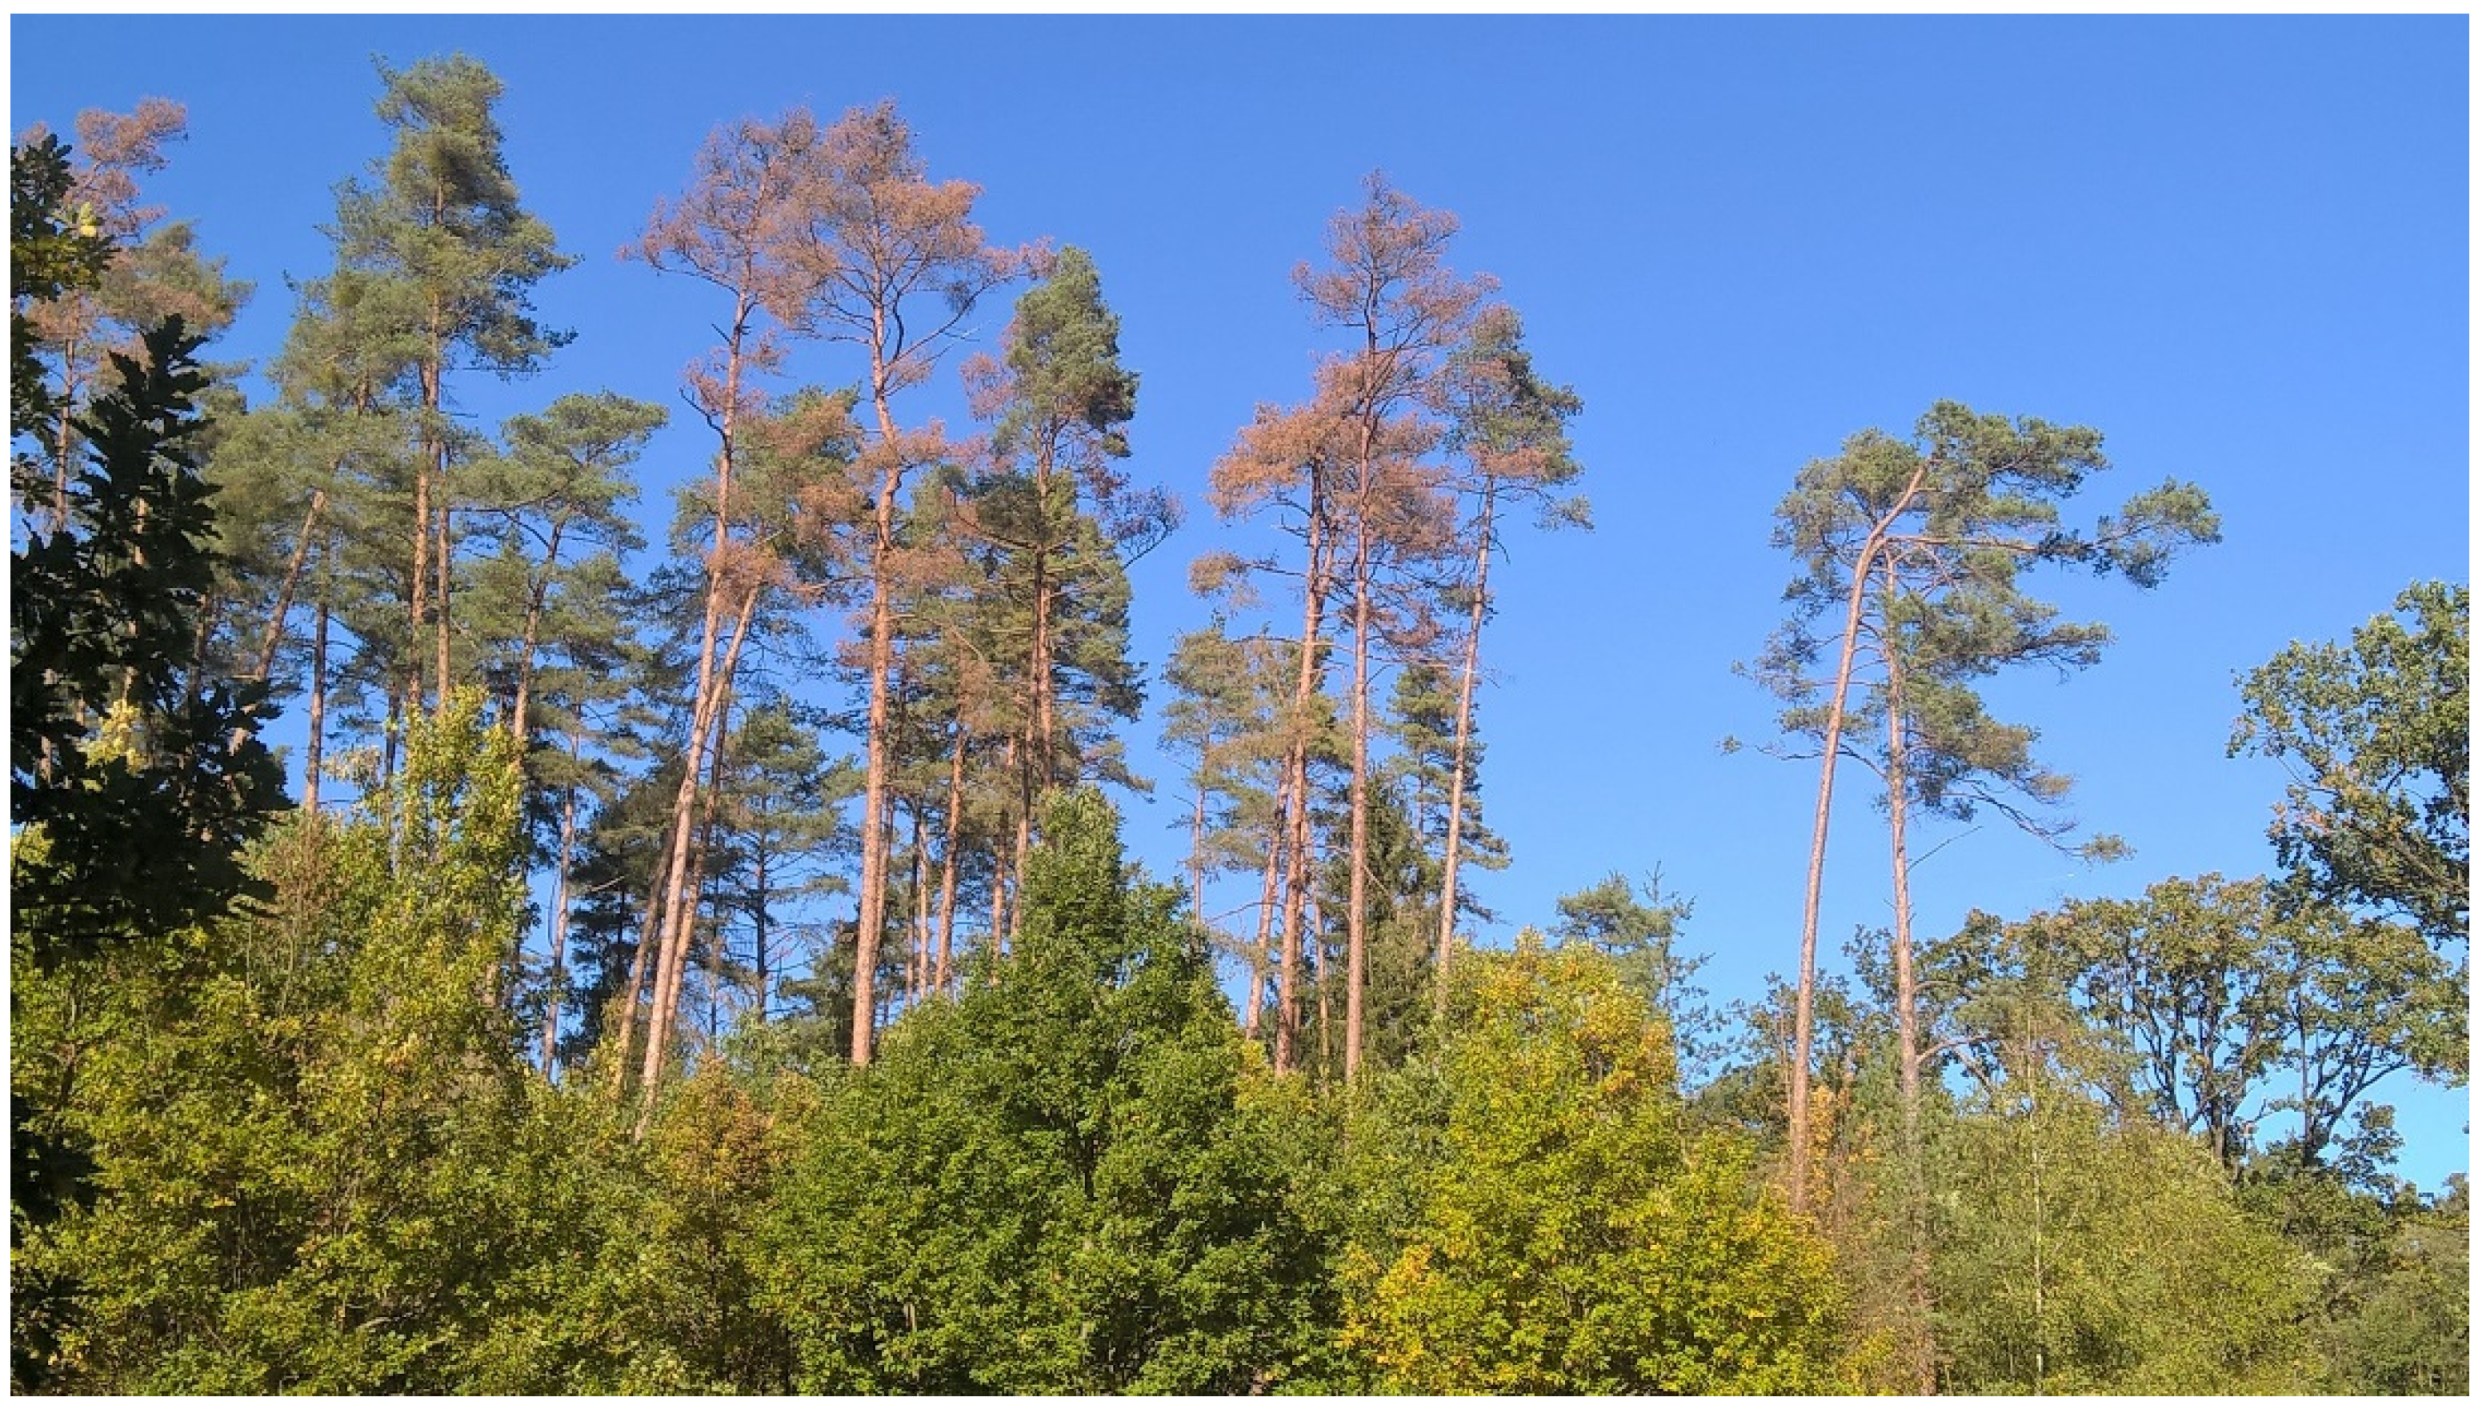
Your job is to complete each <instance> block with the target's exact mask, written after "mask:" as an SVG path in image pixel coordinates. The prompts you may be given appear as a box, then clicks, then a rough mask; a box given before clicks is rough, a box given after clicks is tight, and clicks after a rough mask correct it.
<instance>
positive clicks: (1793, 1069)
mask: <svg viewBox="0 0 2478 1405" xmlns="http://www.w3.org/2000/svg"><path fill="white" fill-rule="evenodd" d="M1926 478H1927V467H1926V465H1924V464H1922V465H1920V467H1919V469H1918V470H1917V471H1916V472H1914V473H1913V474H1912V475H1911V477H1910V483H1909V486H1908V487H1906V488H1904V489H1903V490H1902V494H1901V497H1900V498H1899V499H1898V500H1897V501H1896V502H1895V503H1894V505H1893V508H1892V510H1891V511H1889V512H1887V513H1885V514H1884V515H1883V516H1882V517H1880V518H1879V519H1877V521H1876V524H1875V526H1874V528H1873V529H1872V530H1870V531H1869V532H1868V534H1867V540H1866V541H1865V542H1864V543H1863V544H1862V545H1861V546H1860V547H1859V554H1858V559H1857V560H1856V561H1854V562H1852V563H1851V566H1850V608H1849V613H1848V617H1847V618H1846V619H1844V620H1843V622H1842V629H1841V662H1840V664H1839V666H1838V667H1837V668H1836V669H1835V671H1834V674H1833V699H1832V704H1831V706H1830V707H1829V708H1827V709H1826V711H1825V718H1824V748H1823V763H1824V764H1823V773H1822V775H1821V776H1820V777H1819V778H1818V779H1817V781H1816V796H1815V837H1814V838H1813V840H1812V841H1810V843H1809V844H1808V848H1807V898H1806V911H1805V915H1804V917H1803V918H1802V919H1801V922H1800V927H1799V935H1798V998H1797V1001H1798V1013H1797V1033H1796V1036H1795V1046H1796V1047H1795V1048H1794V1049H1793V1050H1792V1052H1791V1056H1790V1069H1789V1073H1790V1099H1789V1101H1790V1128H1789V1134H1790V1209H1791V1211H1792V1212H1793V1213H1797V1214H1804V1213H1806V1209H1807V1160H1808V1147H1807V1143H1808V1140H1809V1132H1808V1069H1807V1064H1808V1062H1809V1060H1810V1059H1811V1058H1812V1057H1813V1055H1814V1049H1815V945H1816V927H1817V922H1818V919H1819V918H1820V916H1821V914H1822V911H1823V903H1824V839H1825V830H1826V828H1827V827H1828V826H1829V825H1830V824H1831V822H1832V817H1833V770H1834V767H1835V765H1836V764H1837V763H1838V762H1839V761H1840V760H1841V730H1842V723H1843V722H1844V720H1845V715H1846V712H1847V709H1848V706H1849V701H1850V676H1851V673H1852V672H1853V670H1854V669H1855V668H1856V665H1857V660H1858V635H1859V621H1860V617H1861V614H1862V613H1863V612H1864V610H1865V608H1866V601H1867V578H1868V575H1869V574H1870V572H1872V571H1873V570H1874V568H1875V562H1876V553H1877V552H1879V551H1881V550H1882V549H1883V547H1884V539H1885V536H1886V534H1887V533H1888V532H1890V531H1891V530H1892V525H1893V523H1894V522H1895V521H1897V520H1898V519H1899V518H1900V517H1901V515H1902V514H1903V513H1904V512H1907V511H1909V509H1910V504H1911V501H1912V500H1913V499H1914V498H1916V497H1917V496H1918V492H1919V487H1920V485H1921V484H1922V483H1924V482H1925V481H1926Z"/></svg>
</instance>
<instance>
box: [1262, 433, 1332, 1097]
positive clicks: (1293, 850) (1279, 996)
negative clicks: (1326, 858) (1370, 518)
mask: <svg viewBox="0 0 2478 1405" xmlns="http://www.w3.org/2000/svg"><path fill="white" fill-rule="evenodd" d="M1326 588H1327V582H1326V578H1325V503H1324V493H1323V489H1322V483H1321V480H1320V479H1319V478H1318V476H1317V470H1316V469H1315V468H1313V467H1312V468H1311V469H1310V471H1309V474H1308V561H1307V571H1306V573H1305V576H1304V578H1303V579H1302V581H1301V589H1300V595H1301V602H1302V603H1301V607H1300V608H1301V616H1300V626H1299V679H1298V684H1297V686H1296V687H1295V688H1294V689H1293V690H1292V694H1291V717H1290V725H1291V747H1290V757H1289V766H1288V768H1289V772H1290V774H1289V776H1288V777H1287V779H1286V782H1285V784H1286V787H1287V790H1288V796H1287V802H1286V805H1287V811H1288V816H1289V825H1288V828H1289V830H1290V836H1289V837H1290V854H1289V857H1288V858H1287V859H1286V860H1285V864H1286V866H1287V868H1288V870H1289V872H1288V878H1289V891H1288V892H1287V893H1286V894H1285V896H1284V899H1283V904H1282V968H1281V975H1280V979H1279V980H1278V982H1277V983H1276V991H1275V1000H1276V1002H1277V1008H1276V1010H1275V1019H1274V1034H1273V1068H1274V1072H1276V1073H1288V1072H1289V1071H1290V1069H1291V1064H1292V1060H1293V1058H1294V1057H1295V1055H1296V1053H1297V1050H1296V1048H1295V1047H1294V1046H1295V1045H1296V1043H1297V1041H1298V1038H1299V969H1298V968H1299V957H1300V924H1301V922H1302V921H1304V920H1305V918H1306V915H1307V903H1308V888H1309V885H1310V884H1311V883H1312V882H1313V881H1314V876H1315V867H1316V865H1315V864H1314V863H1313V862H1312V860H1311V857H1310V855H1309V852H1308V837H1309V836H1308V828H1309V826H1308V803H1309V798H1310V797H1309V792H1308V747H1309V742H1310V739H1311V735H1312V733H1313V730H1314V727H1315V717H1316V706H1315V704H1316V696H1317V691H1318V688H1319V685H1320V682H1321V676H1322V672H1323V670H1322V669H1321V668H1320V666H1319V665H1320V664H1321V663H1322V660H1321V658H1320V657H1319V652H1318V645H1319V640H1318V637H1317V635H1318V630H1319V628H1320V627H1321V625H1322V623H1323V619H1324V611H1325V591H1326Z"/></svg>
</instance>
